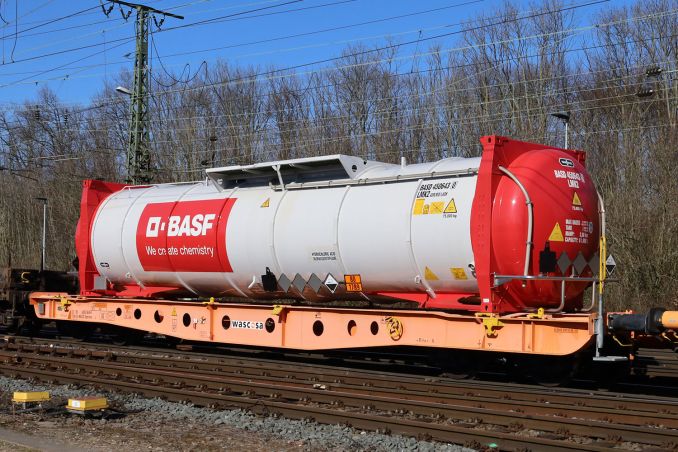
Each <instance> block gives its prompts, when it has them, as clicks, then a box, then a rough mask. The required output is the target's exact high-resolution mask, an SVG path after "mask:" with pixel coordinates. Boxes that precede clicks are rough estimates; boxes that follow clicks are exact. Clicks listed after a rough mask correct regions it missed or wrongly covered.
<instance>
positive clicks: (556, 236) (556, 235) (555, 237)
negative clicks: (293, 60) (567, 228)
mask: <svg viewBox="0 0 678 452" xmlns="http://www.w3.org/2000/svg"><path fill="white" fill-rule="evenodd" d="M563 241H565V239H564V238H563V231H562V230H561V229H560V224H558V223H556V225H555V226H554V227H553V231H551V235H549V242H563Z"/></svg>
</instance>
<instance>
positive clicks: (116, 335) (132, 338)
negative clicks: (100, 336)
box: [106, 327, 146, 346]
mask: <svg viewBox="0 0 678 452" xmlns="http://www.w3.org/2000/svg"><path fill="white" fill-rule="evenodd" d="M106 334H108V335H110V336H111V343H112V344H113V345H117V346H123V345H134V344H138V343H139V342H141V340H142V339H143V338H144V336H145V335H146V333H145V332H143V331H139V330H132V329H128V328H119V327H111V328H109V329H107V330H106Z"/></svg>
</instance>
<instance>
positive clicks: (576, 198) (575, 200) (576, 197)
mask: <svg viewBox="0 0 678 452" xmlns="http://www.w3.org/2000/svg"><path fill="white" fill-rule="evenodd" d="M572 205H573V206H581V199H579V195H578V194H577V192H574V196H573V197H572Z"/></svg>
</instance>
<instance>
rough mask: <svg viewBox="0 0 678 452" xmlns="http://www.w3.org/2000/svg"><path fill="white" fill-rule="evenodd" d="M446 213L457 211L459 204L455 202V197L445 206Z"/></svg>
mask: <svg viewBox="0 0 678 452" xmlns="http://www.w3.org/2000/svg"><path fill="white" fill-rule="evenodd" d="M445 213H457V205H456V204H455V203H454V198H452V199H450V202H448V203H447V207H445Z"/></svg>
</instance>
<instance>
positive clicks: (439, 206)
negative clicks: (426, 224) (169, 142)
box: [428, 201, 445, 215]
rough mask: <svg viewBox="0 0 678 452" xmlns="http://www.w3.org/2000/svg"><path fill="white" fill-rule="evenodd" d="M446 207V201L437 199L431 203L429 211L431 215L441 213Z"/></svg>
mask: <svg viewBox="0 0 678 452" xmlns="http://www.w3.org/2000/svg"><path fill="white" fill-rule="evenodd" d="M444 207H445V203H444V202H443V201H436V202H432V203H431V208H430V209H429V211H428V213H429V214H430V215H435V214H439V213H443V209H444Z"/></svg>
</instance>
